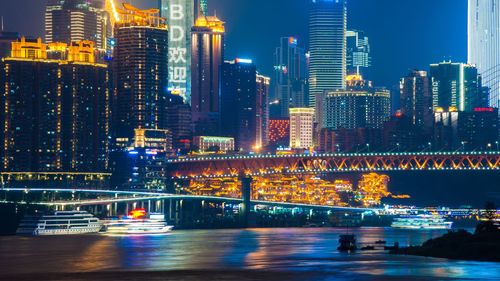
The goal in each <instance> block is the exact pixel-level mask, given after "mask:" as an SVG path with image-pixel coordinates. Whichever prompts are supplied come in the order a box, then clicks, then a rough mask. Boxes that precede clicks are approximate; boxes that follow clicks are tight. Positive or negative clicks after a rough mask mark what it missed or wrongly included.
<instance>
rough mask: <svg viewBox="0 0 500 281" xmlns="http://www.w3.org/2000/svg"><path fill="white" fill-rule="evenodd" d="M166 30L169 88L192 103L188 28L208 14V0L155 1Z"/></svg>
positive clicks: (189, 33) (189, 31) (189, 30)
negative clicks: (163, 19)
mask: <svg viewBox="0 0 500 281" xmlns="http://www.w3.org/2000/svg"><path fill="white" fill-rule="evenodd" d="M158 7H159V9H160V16H161V17H163V18H166V19H167V25H168V29H169V38H168V46H169V50H168V53H169V56H168V59H169V62H168V64H169V69H168V87H169V89H170V91H172V92H177V93H179V94H180V95H181V96H182V97H183V98H184V100H185V101H186V102H187V103H188V104H191V28H192V27H193V26H194V25H195V21H196V20H197V19H198V18H199V17H200V16H204V15H206V14H207V0H158Z"/></svg>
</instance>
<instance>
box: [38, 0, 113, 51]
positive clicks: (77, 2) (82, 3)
mask: <svg viewBox="0 0 500 281" xmlns="http://www.w3.org/2000/svg"><path fill="white" fill-rule="evenodd" d="M112 30H113V27H112V25H111V15H110V14H109V13H108V12H107V11H106V9H105V0H93V1H88V0H47V2H46V6H45V41H46V42H47V43H52V42H63V43H67V44H69V43H71V42H73V41H79V40H90V41H94V42H95V44H96V47H97V49H99V50H106V49H107V48H108V39H109V38H111V37H112Z"/></svg>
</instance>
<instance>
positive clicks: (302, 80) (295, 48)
mask: <svg viewBox="0 0 500 281" xmlns="http://www.w3.org/2000/svg"><path fill="white" fill-rule="evenodd" d="M274 72H275V80H274V85H275V89H274V91H275V98H276V99H278V100H280V105H281V112H280V117H288V116H289V115H288V114H289V112H288V109H289V108H290V107H306V106H307V104H308V102H309V97H308V96H306V94H307V90H308V89H307V88H306V87H307V63H306V53H305V50H304V48H303V47H300V46H299V43H298V39H297V38H296V37H282V38H280V46H279V47H277V48H276V51H275V53H274Z"/></svg>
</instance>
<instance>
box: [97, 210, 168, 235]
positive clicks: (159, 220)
mask: <svg viewBox="0 0 500 281" xmlns="http://www.w3.org/2000/svg"><path fill="white" fill-rule="evenodd" d="M173 228H174V227H173V226H171V225H168V224H167V223H166V222H165V216H164V215H163V214H155V213H151V214H149V215H147V213H146V211H145V210H144V209H135V210H133V211H132V212H130V213H129V215H128V216H127V217H126V218H123V219H118V220H108V221H104V230H105V234H108V235H158V234H165V233H168V232H170V231H172V229H173Z"/></svg>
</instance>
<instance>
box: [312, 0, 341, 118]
mask: <svg viewBox="0 0 500 281" xmlns="http://www.w3.org/2000/svg"><path fill="white" fill-rule="evenodd" d="M346 26H347V5H346V1H345V0H335V1H332V0H309V51H310V58H309V106H311V107H316V118H317V120H316V121H317V122H318V123H319V125H320V126H323V114H324V112H323V108H322V106H321V104H318V105H317V104H316V100H317V99H322V98H323V97H324V95H325V91H326V90H336V89H343V88H344V87H345V76H346V75H345V72H346Z"/></svg>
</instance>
